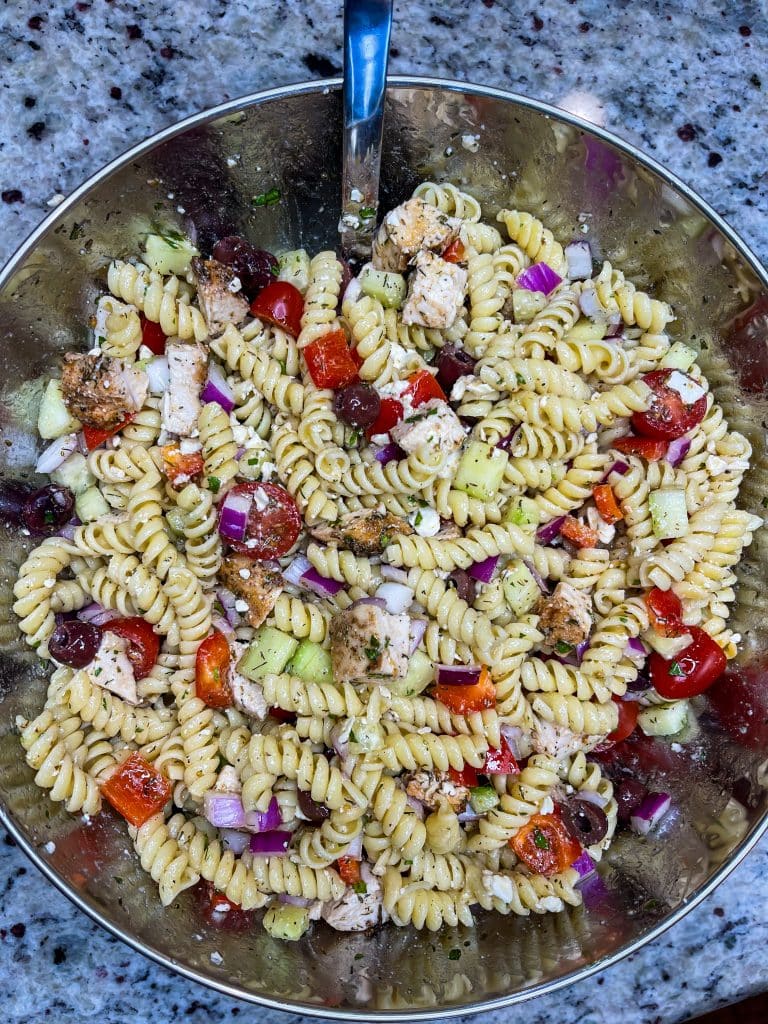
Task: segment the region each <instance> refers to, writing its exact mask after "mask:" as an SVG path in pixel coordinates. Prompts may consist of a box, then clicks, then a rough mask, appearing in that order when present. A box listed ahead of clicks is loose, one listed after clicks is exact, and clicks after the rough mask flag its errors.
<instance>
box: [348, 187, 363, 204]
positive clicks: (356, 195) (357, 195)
mask: <svg viewBox="0 0 768 1024" xmlns="http://www.w3.org/2000/svg"><path fill="white" fill-rule="evenodd" d="M349 198H350V200H351V201H352V202H353V203H362V201H363V198H364V197H363V193H362V192H361V191H360V189H359V188H353V189H352V191H351V192H350V193H349Z"/></svg>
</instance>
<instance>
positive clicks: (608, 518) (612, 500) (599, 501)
mask: <svg viewBox="0 0 768 1024" xmlns="http://www.w3.org/2000/svg"><path fill="white" fill-rule="evenodd" d="M592 497H593V498H594V499H595V506H596V508H597V511H598V512H599V513H600V518H601V519H602V520H603V521H604V522H606V523H609V524H612V523H618V521H619V520H620V519H623V518H624V513H623V512H622V511H621V509H620V508H619V503H618V502H617V501H616V495H615V494H614V493H613V488H612V487H611V485H610V484H598V485H597V487H595V488H594V490H593V491H592Z"/></svg>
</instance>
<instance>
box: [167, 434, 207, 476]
mask: <svg viewBox="0 0 768 1024" xmlns="http://www.w3.org/2000/svg"><path fill="white" fill-rule="evenodd" d="M160 453H161V455H162V456H163V469H164V470H165V475H166V476H167V477H168V479H169V481H170V482H171V485H172V486H173V487H177V486H179V485H181V484H185V483H188V482H189V481H190V480H191V479H192V478H193V477H199V476H200V475H201V474H202V472H203V469H204V468H205V463H204V461H203V453H202V452H190V453H189V454H188V455H183V454H182V452H181V448H179V446H178V445H177V444H165V445H163V446H162V448H161V449H160Z"/></svg>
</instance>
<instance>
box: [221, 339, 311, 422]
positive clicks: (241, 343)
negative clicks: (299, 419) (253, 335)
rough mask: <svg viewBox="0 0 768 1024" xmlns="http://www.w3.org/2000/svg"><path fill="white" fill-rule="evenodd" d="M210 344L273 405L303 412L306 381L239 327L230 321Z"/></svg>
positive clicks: (288, 410) (282, 408)
mask: <svg viewBox="0 0 768 1024" xmlns="http://www.w3.org/2000/svg"><path fill="white" fill-rule="evenodd" d="M210 345H211V351H212V352H213V353H214V354H215V355H217V356H218V357H219V359H221V360H222V362H223V363H225V364H226V365H227V366H228V367H229V369H230V370H232V371H233V372H236V373H239V374H240V376H241V377H242V378H243V379H244V380H249V381H250V382H251V383H252V384H253V386H254V388H255V389H256V391H258V392H259V393H260V394H262V395H263V396H264V398H266V400H267V401H268V402H269V403H270V405H274V406H276V407H277V408H278V409H279V410H280V411H281V412H284V413H292V414H293V415H294V416H298V415H300V413H301V410H302V409H303V408H304V385H303V384H299V382H298V381H297V380H296V379H295V378H294V377H290V376H288V374H286V373H283V368H282V366H281V364H280V362H279V361H278V360H277V359H273V358H272V357H271V356H269V355H267V353H266V352H265V351H264V349H260V348H256V347H255V345H254V344H253V343H249V342H247V341H245V339H244V338H243V336H242V334H241V333H240V331H238V329H237V328H236V327H234V326H233V325H232V324H228V325H227V328H226V330H225V331H224V333H223V334H220V335H219V336H218V337H216V338H212V339H211V342H210Z"/></svg>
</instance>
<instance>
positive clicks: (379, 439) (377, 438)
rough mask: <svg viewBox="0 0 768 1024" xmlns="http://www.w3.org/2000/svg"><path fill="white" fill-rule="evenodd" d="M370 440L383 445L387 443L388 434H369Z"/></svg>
mask: <svg viewBox="0 0 768 1024" xmlns="http://www.w3.org/2000/svg"><path fill="white" fill-rule="evenodd" d="M371 442H372V443H373V444H378V445H381V446H382V447H383V446H384V445H385V444H389V434H373V435H372V436H371Z"/></svg>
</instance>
